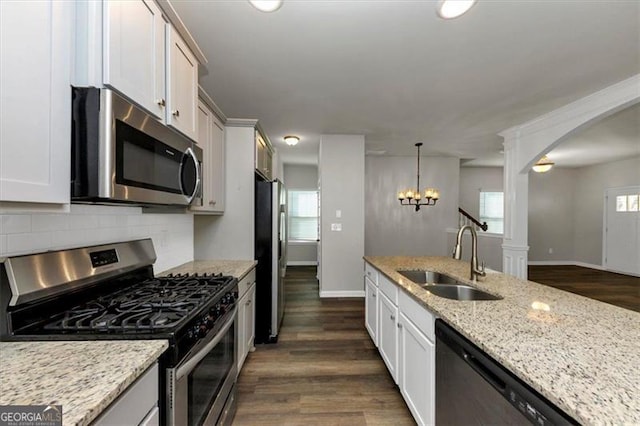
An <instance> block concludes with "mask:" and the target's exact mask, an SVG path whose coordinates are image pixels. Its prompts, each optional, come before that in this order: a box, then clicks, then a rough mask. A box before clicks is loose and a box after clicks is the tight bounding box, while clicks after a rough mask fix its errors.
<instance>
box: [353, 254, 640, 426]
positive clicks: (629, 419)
mask: <svg viewBox="0 0 640 426" xmlns="http://www.w3.org/2000/svg"><path fill="white" fill-rule="evenodd" d="M364 259H365V260H366V261H367V262H369V263H370V264H371V265H372V266H374V267H375V268H376V269H378V270H379V271H380V272H381V273H382V274H383V275H385V276H386V277H387V278H389V279H390V280H391V281H392V282H394V283H395V284H397V285H398V286H399V287H401V288H402V289H404V290H405V291H406V292H407V293H408V294H409V295H411V296H412V297H413V298H414V299H415V300H417V301H418V302H419V303H421V304H422V305H423V306H425V307H426V308H427V309H429V310H430V311H432V312H434V313H435V314H437V315H438V316H439V317H440V318H442V319H443V320H444V321H445V322H447V323H448V324H449V325H451V326H452V327H453V328H455V329H456V330H458V331H459V332H460V333H461V334H463V335H464V336H466V337H467V338H468V339H469V340H471V341H472V342H473V343H475V344H476V345H477V346H479V347H480V348H481V349H482V350H484V351H485V352H486V353H488V354H489V355H490V356H492V357H493V358H494V359H496V360H497V361H498V362H500V363H501V364H502V365H504V367H505V368H507V369H509V370H510V371H511V372H513V373H514V374H515V375H516V376H518V377H520V378H521V379H522V380H523V381H525V382H526V383H528V384H529V385H530V386H531V387H533V388H534V389H536V390H537V391H538V392H540V393H541V394H542V395H544V396H545V397H546V398H547V399H549V400H550V401H552V402H553V403H554V404H556V405H557V406H558V407H559V408H561V409H562V410H563V411H565V412H566V413H567V414H569V415H570V416H572V417H573V418H575V419H576V420H577V421H579V422H580V423H583V424H594V425H595V424H597V425H602V424H611V425H622V424H625V425H632V424H633V425H638V424H640V314H638V313H636V312H633V311H630V310H626V309H622V308H619V307H616V306H613V305H609V304H606V303H602V302H599V301H596V300H593V299H588V298H586V297H582V296H578V295H575V294H572V293H568V292H565V291H562V290H558V289H555V288H552V287H548V286H544V285H541V284H538V283H534V282H531V281H525V280H521V279H518V278H515V277H512V276H509V275H505V274H502V273H499V272H494V271H488V272H487V276H486V277H483V278H480V280H479V282H477V283H472V282H471V281H470V280H469V279H468V278H469V263H468V262H466V261H459V260H453V259H451V258H446V257H405V256H396V257H391V256H389V257H387V256H385V257H382V256H365V258H364ZM398 269H418V270H424V269H429V270H433V271H436V272H445V273H448V274H450V275H452V276H455V277H456V278H458V279H460V281H463V282H466V283H468V284H471V285H474V286H476V287H478V288H480V289H482V290H486V291H488V292H490V293H493V294H497V295H500V296H502V297H503V298H504V299H502V300H497V301H457V300H450V299H445V298H442V297H438V296H435V295H433V294H431V293H429V292H428V291H426V290H425V289H423V288H422V287H420V286H419V285H417V284H415V283H413V282H412V281H410V280H408V279H406V278H404V277H403V276H402V275H400V274H399V273H397V272H396V270H398Z"/></svg>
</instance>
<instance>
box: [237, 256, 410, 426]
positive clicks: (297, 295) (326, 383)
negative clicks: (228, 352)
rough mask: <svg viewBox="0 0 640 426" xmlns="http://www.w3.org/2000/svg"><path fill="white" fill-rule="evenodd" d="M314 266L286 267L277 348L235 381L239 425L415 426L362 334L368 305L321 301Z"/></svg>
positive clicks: (260, 350)
mask: <svg viewBox="0 0 640 426" xmlns="http://www.w3.org/2000/svg"><path fill="white" fill-rule="evenodd" d="M315 275H316V269H315V267H288V268H287V279H286V281H285V291H286V299H287V302H286V307H285V314H284V320H283V325H282V329H281V330H280V336H279V339H278V343H277V344H273V345H258V346H257V347H256V351H255V352H253V353H250V354H249V357H248V358H247V361H246V362H245V365H244V367H243V369H242V373H241V374H240V377H239V379H238V411H237V413H236V416H235V419H234V422H233V424H234V425H237V426H240V425H350V426H351V425H379V426H383V425H414V424H415V422H414V420H413V417H412V416H411V413H410V412H409V410H408V408H407V406H406V405H405V403H404V401H403V399H402V396H401V395H400V392H399V390H398V388H397V387H396V386H395V384H394V383H393V379H392V378H391V376H389V373H388V372H387V368H386V366H385V365H384V362H383V361H382V359H381V358H380V356H379V354H378V350H377V349H376V347H375V346H374V344H373V342H371V339H370V338H369V335H368V333H367V331H366V329H365V328H364V300H363V299H322V300H321V299H320V298H319V297H318V283H317V280H316V278H315Z"/></svg>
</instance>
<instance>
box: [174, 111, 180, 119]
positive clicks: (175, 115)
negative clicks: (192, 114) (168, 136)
mask: <svg viewBox="0 0 640 426" xmlns="http://www.w3.org/2000/svg"><path fill="white" fill-rule="evenodd" d="M172 114H173V116H174V117H180V111H179V110H175V111H173V113H172Z"/></svg>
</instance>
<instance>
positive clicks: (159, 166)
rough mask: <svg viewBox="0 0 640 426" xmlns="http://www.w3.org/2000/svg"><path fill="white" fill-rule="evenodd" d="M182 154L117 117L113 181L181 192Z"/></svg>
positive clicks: (176, 192)
mask: <svg viewBox="0 0 640 426" xmlns="http://www.w3.org/2000/svg"><path fill="white" fill-rule="evenodd" d="M182 156H183V153H182V152H180V151H178V150H176V149H174V148H171V147H170V146H168V145H166V144H164V143H162V142H160V141H158V140H156V139H154V138H152V137H151V136H149V135H147V134H145V133H143V132H141V131H140V130H138V129H135V128H133V127H131V126H129V125H128V124H126V123H124V122H122V121H120V120H116V182H117V183H119V184H121V185H128V186H135V187H139V188H146V189H154V190H159V191H164V192H172V193H175V194H182V189H181V187H180V163H181V162H182Z"/></svg>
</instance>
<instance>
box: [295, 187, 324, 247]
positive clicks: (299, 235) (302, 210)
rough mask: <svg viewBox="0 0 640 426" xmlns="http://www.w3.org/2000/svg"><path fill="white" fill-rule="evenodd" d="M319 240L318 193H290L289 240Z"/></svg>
mask: <svg viewBox="0 0 640 426" xmlns="http://www.w3.org/2000/svg"><path fill="white" fill-rule="evenodd" d="M317 239H318V191H292V190H290V191H289V240H297V241H316V240H317Z"/></svg>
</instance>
